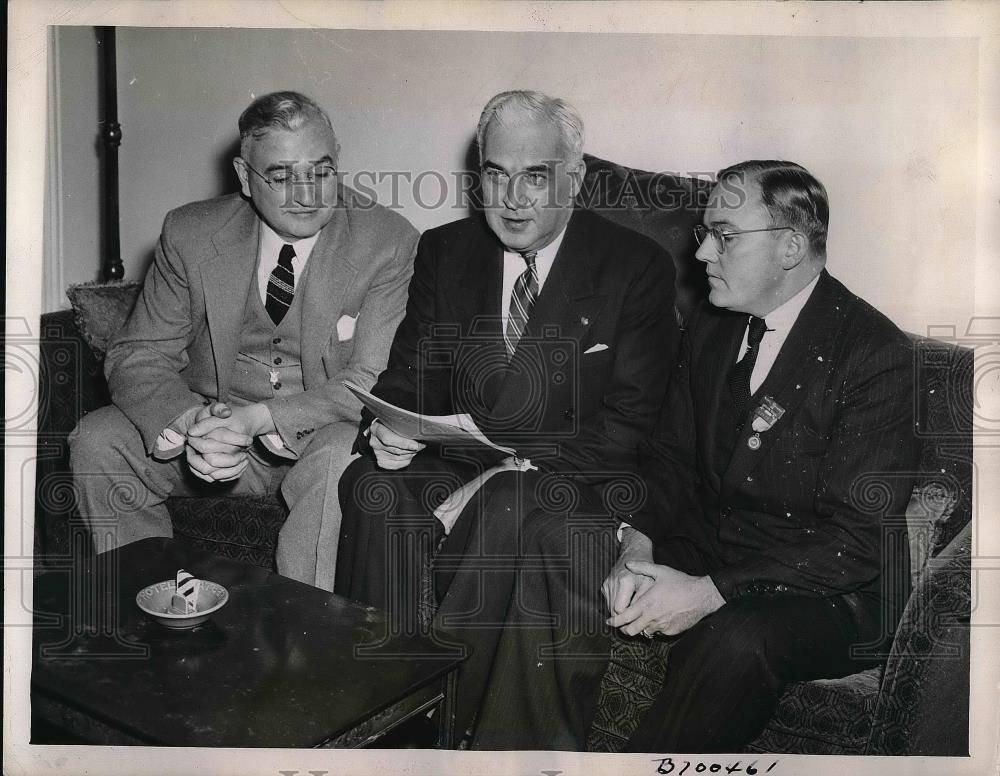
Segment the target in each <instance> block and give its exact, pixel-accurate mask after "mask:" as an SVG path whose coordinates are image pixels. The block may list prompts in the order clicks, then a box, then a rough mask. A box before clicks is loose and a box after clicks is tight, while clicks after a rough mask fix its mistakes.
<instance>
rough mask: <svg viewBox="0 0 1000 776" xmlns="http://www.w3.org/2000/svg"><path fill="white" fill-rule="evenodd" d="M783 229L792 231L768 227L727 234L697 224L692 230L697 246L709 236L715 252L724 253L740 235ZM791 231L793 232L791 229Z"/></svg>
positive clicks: (732, 231)
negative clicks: (730, 241) (731, 241)
mask: <svg viewBox="0 0 1000 776" xmlns="http://www.w3.org/2000/svg"><path fill="white" fill-rule="evenodd" d="M784 229H792V227H790V226H769V227H767V228H766V229H733V230H731V231H728V232H724V231H722V229H720V228H719V227H717V226H702V225H701V224H698V226H696V227H695V228H694V239H695V240H697V241H698V245H701V244H702V243H703V242H705V238H706V237H708V236H709V235H711V237H712V240H714V241H715V250H716V252H717V253H720V254H722V253H725V252H726V246H727V245H728V244H729V240H731V239H732V238H734V237H736V236H738V235H741V234H752V233H753V232H780V231H782V230H784ZM792 231H795V230H794V229H792Z"/></svg>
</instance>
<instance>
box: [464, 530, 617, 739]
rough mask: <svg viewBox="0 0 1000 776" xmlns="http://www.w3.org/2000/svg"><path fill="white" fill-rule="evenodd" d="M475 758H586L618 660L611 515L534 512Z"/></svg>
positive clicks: (478, 730)
mask: <svg viewBox="0 0 1000 776" xmlns="http://www.w3.org/2000/svg"><path fill="white" fill-rule="evenodd" d="M524 537H525V553H524V555H523V559H522V564H521V568H520V570H519V573H518V575H517V577H516V580H515V585H516V587H515V593H514V600H513V602H512V606H511V608H510V610H509V611H508V614H507V622H506V625H505V627H504V629H503V630H502V631H500V633H499V642H498V645H497V657H496V660H495V663H494V665H493V666H492V669H491V672H490V677H489V680H488V683H487V687H486V690H485V692H484V693H483V697H482V703H481V707H480V711H479V718H478V720H477V722H476V727H475V736H474V739H473V748H474V749H486V750H489V749H543V750H549V749H560V750H576V751H582V750H583V749H584V746H585V743H586V738H587V733H588V731H589V729H590V725H591V722H592V720H593V717H594V714H595V711H596V707H597V700H598V697H599V694H600V683H601V678H602V677H603V675H604V671H605V668H606V666H607V661H608V658H609V651H610V641H609V638H610V628H609V627H608V626H607V625H606V624H605V619H606V617H607V607H606V605H605V604H604V598H603V596H602V594H601V583H602V582H603V580H604V579H605V577H606V576H607V575H608V573H609V571H610V570H611V566H612V564H613V562H614V559H615V556H616V554H617V550H618V547H617V540H616V538H615V527H614V525H613V524H612V523H611V521H610V520H609V519H608V518H607V517H606V516H605V515H603V514H598V515H592V516H589V515H587V514H586V513H584V514H580V515H572V516H565V515H560V514H550V513H544V512H541V511H536V512H534V513H533V514H532V515H531V516H530V518H529V520H528V521H527V522H526V524H525V532H524Z"/></svg>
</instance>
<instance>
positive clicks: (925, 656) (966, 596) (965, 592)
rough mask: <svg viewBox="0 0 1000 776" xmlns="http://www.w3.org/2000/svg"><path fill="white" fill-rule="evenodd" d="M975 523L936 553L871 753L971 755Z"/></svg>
mask: <svg viewBox="0 0 1000 776" xmlns="http://www.w3.org/2000/svg"><path fill="white" fill-rule="evenodd" d="M971 545H972V523H971V522H967V523H966V524H965V526H964V528H963V529H962V530H961V531H960V532H959V533H958V535H956V536H955V538H954V539H952V540H951V542H950V543H949V544H948V545H947V547H945V548H944V549H943V550H942V551H941V552H940V553H939V554H938V555H937V556H936V557H934V558H932V559H930V560H929V561H928V563H927V568H926V569H925V570H924V572H923V574H922V575H921V577H920V579H919V581H918V583H917V585H916V587H915V588H914V590H913V592H912V594H911V595H910V600H909V601H908V602H907V605H906V609H905V611H904V612H903V617H902V619H901V620H900V623H899V627H898V629H897V631H896V637H895V639H894V641H893V645H892V650H891V652H890V655H889V661H888V663H887V664H886V668H885V674H884V677H883V680H882V687H881V690H880V692H879V698H878V701H877V703H876V706H875V719H874V724H873V726H872V735H871V738H870V740H869V745H868V752H867V753H868V754H883V755H896V754H910V755H920V754H933V755H941V756H967V755H968V754H969V617H970V612H971V601H972V596H971V560H970V559H971Z"/></svg>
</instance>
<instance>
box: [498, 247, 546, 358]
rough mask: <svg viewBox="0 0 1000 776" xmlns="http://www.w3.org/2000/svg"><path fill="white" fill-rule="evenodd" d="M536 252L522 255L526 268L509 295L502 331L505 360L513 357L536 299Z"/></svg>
mask: <svg viewBox="0 0 1000 776" xmlns="http://www.w3.org/2000/svg"><path fill="white" fill-rule="evenodd" d="M536 255H537V251H528V252H527V253H522V254H521V256H523V257H524V262H525V264H527V265H528V266H527V268H526V269H525V270H524V272H522V273H521V274H520V275H518V277H517V280H515V281H514V292H513V293H512V294H511V295H510V311H509V314H508V316H507V328H506V329H504V333H503V342H504V345H506V346H507V360H508V361H509V360H510V359H512V358H513V357H514V351H515V350H517V343H518V340H520V339H521V335H522V334H524V327H525V326H527V325H528V316H530V315H531V308H532V307H533V306H534V304H535V300H536V299H537V298H538V270H537V269H536V268H535V256H536Z"/></svg>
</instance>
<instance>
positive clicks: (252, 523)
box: [167, 496, 288, 570]
mask: <svg viewBox="0 0 1000 776" xmlns="http://www.w3.org/2000/svg"><path fill="white" fill-rule="evenodd" d="M167 511H169V512H170V518H171V520H172V522H173V525H174V536H175V537H176V538H178V539H181V540H183V541H186V542H188V543H190V544H192V545H194V546H196V547H199V548H201V549H204V550H208V551H209V552H212V553H215V554H216V555H222V556H223V557H226V558H233V559H234V560H241V561H244V562H245V563H252V564H253V565H255V566H261V567H262V568H266V569H271V570H273V569H274V551H275V548H276V547H277V544H278V532H279V531H280V530H281V526H282V525H283V524H284V522H285V518H286V517H287V516H288V510H287V509H286V508H285V504H284V502H283V501H281V500H280V499H279V498H277V497H275V498H259V497H254V496H235V497H234V496H227V497H201V498H196V497H177V496H175V497H173V498H169V499H167Z"/></svg>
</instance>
